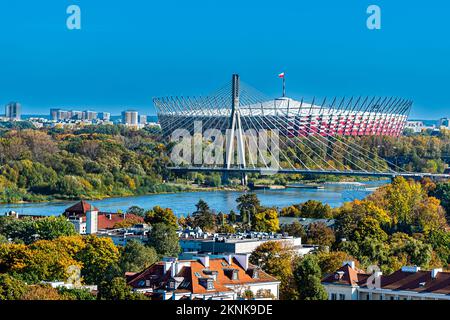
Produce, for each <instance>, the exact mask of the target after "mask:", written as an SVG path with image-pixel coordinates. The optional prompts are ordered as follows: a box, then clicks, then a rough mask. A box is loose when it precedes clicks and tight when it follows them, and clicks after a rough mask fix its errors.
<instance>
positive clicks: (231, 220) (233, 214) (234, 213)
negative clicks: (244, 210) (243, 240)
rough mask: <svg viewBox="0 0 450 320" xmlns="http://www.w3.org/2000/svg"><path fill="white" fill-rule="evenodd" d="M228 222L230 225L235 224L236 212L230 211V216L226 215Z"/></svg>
mask: <svg viewBox="0 0 450 320" xmlns="http://www.w3.org/2000/svg"><path fill="white" fill-rule="evenodd" d="M228 221H229V222H230V223H236V221H237V216H236V212H234V210H231V211H230V214H229V215H228Z"/></svg>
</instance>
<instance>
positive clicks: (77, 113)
mask: <svg viewBox="0 0 450 320" xmlns="http://www.w3.org/2000/svg"><path fill="white" fill-rule="evenodd" d="M71 114H72V117H71V118H72V119H74V120H83V112H82V111H77V110H72V111H71Z"/></svg>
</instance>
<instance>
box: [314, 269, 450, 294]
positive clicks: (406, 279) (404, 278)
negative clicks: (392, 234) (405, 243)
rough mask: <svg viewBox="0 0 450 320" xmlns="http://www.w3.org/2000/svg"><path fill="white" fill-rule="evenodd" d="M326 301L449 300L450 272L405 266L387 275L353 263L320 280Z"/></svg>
mask: <svg viewBox="0 0 450 320" xmlns="http://www.w3.org/2000/svg"><path fill="white" fill-rule="evenodd" d="M322 284H323V285H324V287H325V289H326V291H327V292H328V298H329V300H450V272H443V271H442V269H433V270H428V271H426V270H421V269H420V267H416V266H404V267H402V268H401V269H399V270H397V271H395V272H394V273H392V274H389V275H383V274H382V273H381V272H375V273H374V274H369V273H367V272H365V271H363V270H360V269H358V268H356V266H355V263H354V262H353V261H347V262H344V265H343V266H342V267H341V268H340V269H338V270H336V272H334V273H333V274H330V275H328V276H326V277H325V278H324V279H323V280H322Z"/></svg>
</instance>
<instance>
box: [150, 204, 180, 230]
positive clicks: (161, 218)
mask: <svg viewBox="0 0 450 320" xmlns="http://www.w3.org/2000/svg"><path fill="white" fill-rule="evenodd" d="M144 220H145V222H147V223H149V224H151V225H153V224H158V223H163V224H166V225H167V226H169V227H171V228H174V229H177V228H178V224H177V217H176V216H175V214H174V213H173V211H172V209H169V208H165V209H163V208H161V207H160V206H155V207H153V209H152V210H149V211H147V213H146V214H145V219H144Z"/></svg>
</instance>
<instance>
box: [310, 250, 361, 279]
mask: <svg viewBox="0 0 450 320" xmlns="http://www.w3.org/2000/svg"><path fill="white" fill-rule="evenodd" d="M316 256H317V263H318V264H319V267H320V270H321V271H322V275H326V274H331V273H333V272H335V271H336V270H337V269H339V268H340V267H341V266H342V264H343V263H344V261H354V260H355V259H354V258H353V257H352V256H350V255H349V254H348V253H346V252H342V251H332V252H325V251H319V252H318V253H317V254H316Z"/></svg>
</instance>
